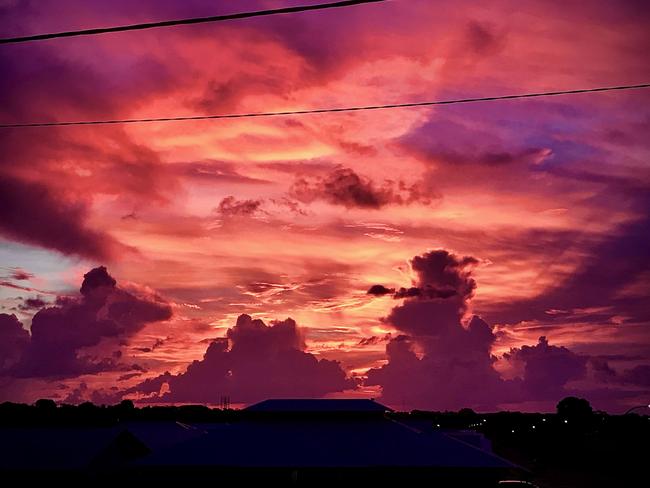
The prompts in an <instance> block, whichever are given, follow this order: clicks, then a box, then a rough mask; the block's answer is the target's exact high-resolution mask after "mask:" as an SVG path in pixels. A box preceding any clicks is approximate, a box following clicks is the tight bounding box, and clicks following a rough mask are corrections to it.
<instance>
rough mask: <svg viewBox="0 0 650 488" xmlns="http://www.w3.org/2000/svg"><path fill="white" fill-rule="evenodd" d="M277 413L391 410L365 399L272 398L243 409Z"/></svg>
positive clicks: (375, 411)
mask: <svg viewBox="0 0 650 488" xmlns="http://www.w3.org/2000/svg"><path fill="white" fill-rule="evenodd" d="M244 410H245V411H248V412H278V413H386V412H392V411H393V410H392V409H391V408H389V407H387V406H385V405H382V404H381V403H378V402H376V401H374V400H371V399H366V398H331V399H330V398H328V399H323V398H272V399H268V400H264V401H261V402H258V403H255V404H253V405H249V406H248V407H246V408H245V409H244Z"/></svg>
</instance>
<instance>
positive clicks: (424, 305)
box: [366, 250, 586, 409]
mask: <svg viewBox="0 0 650 488" xmlns="http://www.w3.org/2000/svg"><path fill="white" fill-rule="evenodd" d="M476 264H478V261H477V260H476V259H475V258H472V257H459V256H456V255H454V254H451V253H449V252H448V251H445V250H435V251H431V252H428V253H425V254H423V255H421V256H416V257H415V258H413V259H412V260H411V269H412V270H413V272H414V273H415V276H416V279H415V282H414V283H413V286H411V287H410V288H401V289H400V290H398V291H397V292H395V293H394V295H393V296H394V298H398V299H399V298H404V302H403V303H402V304H401V305H398V306H396V307H394V308H393V309H392V311H391V312H390V313H389V315H388V316H387V317H386V318H385V319H384V320H385V321H386V322H387V323H389V324H391V325H392V326H394V327H395V328H397V329H398V330H399V331H401V332H402V333H403V334H402V335H399V336H397V337H396V338H394V339H392V340H391V341H390V342H389V343H388V345H387V346H386V354H387V356H388V363H387V364H385V365H384V366H382V367H380V368H375V369H371V370H370V371H369V372H368V377H367V380H366V384H367V385H379V386H381V388H382V397H383V398H384V400H385V401H386V402H389V403H394V404H396V405H407V406H411V407H419V408H429V409H456V408H462V407H468V406H469V407H474V408H483V409H491V408H496V407H497V405H499V404H502V403H508V402H515V401H522V400H523V399H527V400H533V399H550V400H556V399H557V398H558V397H560V396H561V395H563V394H565V393H566V391H565V385H566V384H567V382H568V381H570V380H573V379H579V378H581V377H582V376H583V375H584V374H585V363H586V359H585V358H582V357H580V356H578V355H577V354H574V353H573V352H571V351H569V350H568V349H566V348H563V347H556V346H551V345H549V344H548V342H547V341H546V338H541V339H540V342H539V344H537V345H536V346H524V347H522V348H520V349H519V348H517V349H512V350H511V351H510V353H509V354H507V355H505V356H504V358H503V359H504V360H505V361H510V362H512V363H515V362H516V363H518V364H520V365H523V368H522V371H521V372H520V374H519V377H517V378H515V379H514V380H504V379H502V378H501V376H500V374H499V373H498V372H497V371H496V370H495V368H494V363H495V361H496V360H497V358H496V357H494V356H493V355H492V354H491V349H492V345H493V344H494V342H495V340H496V335H495V333H494V331H493V330H492V327H491V326H490V325H488V324H487V323H486V322H485V321H484V320H482V319H481V318H480V317H478V316H476V315H473V316H471V317H468V316H467V312H468V307H469V301H470V299H471V298H472V296H473V293H474V290H475V288H476V283H475V281H474V279H473V278H472V277H471V272H472V268H473V266H475V265H476ZM556 373H557V374H556Z"/></svg>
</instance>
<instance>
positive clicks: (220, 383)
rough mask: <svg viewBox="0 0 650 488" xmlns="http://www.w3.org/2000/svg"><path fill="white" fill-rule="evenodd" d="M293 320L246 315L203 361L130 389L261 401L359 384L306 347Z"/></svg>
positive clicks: (191, 398) (174, 397)
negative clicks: (269, 321)
mask: <svg viewBox="0 0 650 488" xmlns="http://www.w3.org/2000/svg"><path fill="white" fill-rule="evenodd" d="M304 348H305V345H304V343H303V340H302V337H301V336H300V332H299V329H298V327H297V325H296V323H295V322H294V321H293V320H292V319H286V320H283V321H281V322H274V323H272V324H271V325H269V326H267V325H266V324H264V322H262V321H261V320H257V319H252V318H251V317H250V316H248V315H240V316H239V318H238V319H237V323H236V325H235V326H234V327H232V328H231V329H229V330H228V333H227V339H217V340H215V341H213V342H212V343H211V344H210V346H209V347H208V349H207V350H206V352H205V355H204V356H203V359H202V360H200V361H194V362H192V363H191V364H190V365H189V366H188V367H187V370H186V371H185V372H184V373H181V374H178V375H171V374H169V373H165V374H164V375H161V376H159V377H157V378H153V379H148V380H145V381H144V382H142V383H140V384H139V385H137V386H135V387H134V388H132V389H131V390H129V391H127V393H134V392H138V393H143V394H148V393H157V392H159V391H160V389H161V387H162V386H163V385H164V384H165V383H166V384H167V385H168V386H169V392H168V393H165V394H163V395H162V396H161V397H153V398H154V399H155V400H156V401H170V402H205V403H216V402H218V401H220V399H221V397H222V396H224V395H227V396H230V398H231V401H233V402H245V403H250V402H255V401H259V400H263V399H266V398H274V397H276V398H277V397H319V396H322V395H325V394H326V393H330V392H335V391H342V390H345V389H349V388H354V386H355V383H354V382H353V381H352V380H349V379H347V378H346V375H345V372H344V371H343V370H342V369H341V366H340V365H339V363H338V362H336V361H330V360H326V359H320V360H319V359H317V358H316V356H314V355H313V354H310V353H307V352H305V351H304Z"/></svg>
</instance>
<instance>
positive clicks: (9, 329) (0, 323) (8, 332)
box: [0, 313, 29, 374]
mask: <svg viewBox="0 0 650 488" xmlns="http://www.w3.org/2000/svg"><path fill="white" fill-rule="evenodd" d="M28 343H29V332H27V331H26V330H25V329H23V324H21V323H20V320H18V318H17V317H16V316H15V315H13V314H12V315H8V314H6V313H0V374H1V373H3V372H4V371H5V370H7V369H8V368H10V367H11V366H13V365H14V364H15V363H16V362H17V361H18V360H19V359H20V355H21V354H22V351H23V350H24V349H25V347H26V346H27V344H28Z"/></svg>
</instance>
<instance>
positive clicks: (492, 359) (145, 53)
mask: <svg viewBox="0 0 650 488" xmlns="http://www.w3.org/2000/svg"><path fill="white" fill-rule="evenodd" d="M304 3H316V2H309V1H307V2H298V1H287V2H279V1H263V0H255V1H253V0H242V1H238V2H210V1H199V0H188V1H185V2H173V1H169V0H165V1H153V0H151V1H141V2H129V1H126V0H114V1H112V2H103V1H92V0H84V1H81V0H60V1H53V0H41V1H38V2H37V1H29V0H25V1H23V0H1V1H0V19H1V20H0V37H9V36H18V35H28V34H35V33H43V32H55V31H61V30H72V29H80V28H90V27H98V26H110V25H121V24H127V23H136V22H147V21H156V20H167V19H174V18H185V17H197V16H206V15H216V14H221V13H228V12H239V11H246V10H256V9H263V8H277V7H282V6H287V5H298V4H304ZM649 21H650V9H649V8H648V5H647V3H646V2H640V1H632V0H625V1H604V0H594V1H592V2H589V8H586V7H585V4H584V2H581V1H575V0H564V1H562V2H557V1H555V0H553V1H550V2H549V1H548V0H544V1H541V0H540V1H536V0H527V1H502V0H497V1H494V2H489V4H486V3H485V2H477V1H476V2H473V1H453V2H452V1H439V2H438V1H437V2H431V1H426V0H392V1H387V2H381V3H374V4H368V5H361V6H356V7H348V8H341V9H331V10H328V11H319V12H306V13H298V14H291V15H282V16H269V17H263V18H256V19H245V20H237V21H230V22H223V23H214V24H201V25H194V26H181V27H174V28H165V29H153V30H147V31H137V32H127V33H118V34H107V35H101V36H91V37H79V38H68V39H58V40H49V41H42V42H32V43H24V44H15V45H3V46H1V47H0V65H1V66H2V72H3V75H2V77H0V121H1V122H2V123H23V122H36V121H39V122H40V121H67V120H94V119H115V118H118V119H120V118H140V117H165V116H188V115H208V114H226V113H244V112H260V111H262V112H267V111H287V110H301V109H310V108H322V107H342V106H356V105H373V104H386V103H401V102H417V101H425V100H444V99H454V98H463V97H482V96H493V95H507V94H517V93H529V92H539V91H553V90H563V89H578V88H592V87H600V86H614V85H624V84H637V83H647V82H648V81H650V64H648V62H647V52H648V49H649V48H650V33H649V31H648V29H647V25H648V22H649ZM649 102H650V90H629V91H620V92H606V93H595V94H582V95H567V96H556V97H547V98H536V99H527V100H510V101H498V102H483V103H474V104H459V105H448V106H439V107H423V108H409V109H395V110H381V111H367V112H353V113H329V114H310V115H303V116H284V117H271V118H254V119H236V120H211V121H189V122H170V123H149V124H130V125H104V126H101V125H100V126H86V127H83V126H81V127H80V126H76V127H49V128H27V129H0V147H1V149H0V401H22V402H32V401H34V400H36V399H37V398H41V397H48V398H54V399H55V400H57V401H59V402H67V403H80V402H83V401H93V402H96V403H114V402H118V401H120V400H121V399H123V398H129V399H133V400H134V401H136V402H138V403H139V404H151V403H154V404H166V403H177V404H182V403H206V404H210V405H218V404H219V403H220V401H221V399H222V398H223V397H224V396H228V397H229V398H230V402H231V403H232V404H234V405H243V404H248V403H252V402H255V401H258V400H263V399H265V398H271V397H327V398H330V397H334V398H342V397H346V398H347V397H365V398H376V399H378V400H379V401H382V402H384V403H386V404H387V405H390V406H393V407H395V408H399V409H412V408H421V409H433V410H444V409H459V408H462V407H471V408H474V409H476V410H481V411H493V410H499V409H509V410H514V409H519V410H527V411H549V410H553V409H554V407H555V404H556V403H557V401H559V400H560V399H561V398H563V397H565V396H568V395H575V396H580V397H584V398H587V399H588V400H589V401H590V402H591V403H592V405H593V406H594V408H596V409H603V410H607V411H610V412H621V411H624V410H625V409H627V408H628V407H630V406H635V405H638V404H646V403H648V397H649V391H648V390H649V388H650V329H649V326H650V307H648V298H649V295H650V260H649V257H648V249H649V248H650V222H649V221H648V209H649V208H650V161H649V156H650V139H649V138H648V133H649V130H650V108H649V107H650V104H649Z"/></svg>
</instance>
